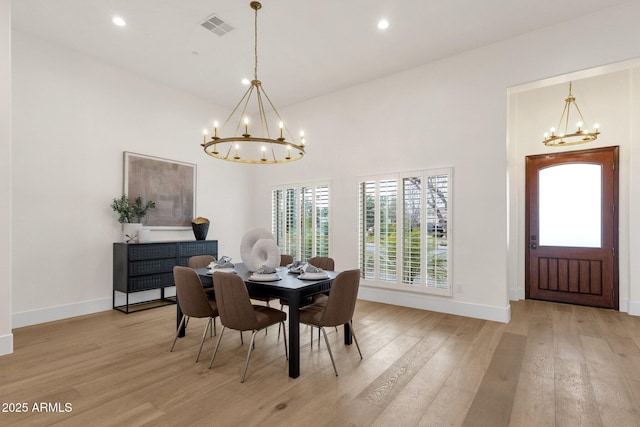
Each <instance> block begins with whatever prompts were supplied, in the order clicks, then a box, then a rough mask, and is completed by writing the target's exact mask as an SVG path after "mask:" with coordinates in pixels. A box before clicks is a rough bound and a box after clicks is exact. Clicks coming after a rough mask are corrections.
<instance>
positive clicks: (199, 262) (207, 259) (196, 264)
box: [189, 255, 216, 300]
mask: <svg viewBox="0 0 640 427" xmlns="http://www.w3.org/2000/svg"><path fill="white" fill-rule="evenodd" d="M212 262H216V257H214V256H213V255H196V256H192V257H191V258H189V267H191V268H205V267H207V266H208V265H209V264H211V263H212ZM204 292H205V293H206V294H207V297H208V298H209V299H212V300H215V299H216V297H215V296H214V294H213V288H205V290H204Z"/></svg>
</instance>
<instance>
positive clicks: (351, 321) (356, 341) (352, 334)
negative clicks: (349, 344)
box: [349, 320, 362, 359]
mask: <svg viewBox="0 0 640 427" xmlns="http://www.w3.org/2000/svg"><path fill="white" fill-rule="evenodd" d="M349 325H350V326H351V336H352V337H353V341H355V343H356V347H357V348H358V353H360V359H362V352H361V351H360V346H359V345H358V339H357V338H356V334H355V332H353V320H350V321H349Z"/></svg>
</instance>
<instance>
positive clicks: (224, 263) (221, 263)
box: [214, 256, 235, 268]
mask: <svg viewBox="0 0 640 427" xmlns="http://www.w3.org/2000/svg"><path fill="white" fill-rule="evenodd" d="M233 267H235V266H234V265H233V263H232V262H231V257H228V256H222V257H220V259H219V260H218V262H217V263H216V266H215V267H214V268H233Z"/></svg>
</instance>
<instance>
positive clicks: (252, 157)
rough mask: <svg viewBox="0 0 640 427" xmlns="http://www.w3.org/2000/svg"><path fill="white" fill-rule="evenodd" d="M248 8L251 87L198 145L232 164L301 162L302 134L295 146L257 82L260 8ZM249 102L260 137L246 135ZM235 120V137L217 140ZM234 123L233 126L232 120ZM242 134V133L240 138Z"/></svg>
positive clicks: (205, 134)
mask: <svg viewBox="0 0 640 427" xmlns="http://www.w3.org/2000/svg"><path fill="white" fill-rule="evenodd" d="M250 6H251V8H252V9H253V10H254V11H255V25H254V30H255V36H254V41H255V45H254V46H255V47H254V57H255V67H254V69H253V80H252V81H251V87H250V88H249V89H248V90H247V91H246V92H245V93H244V95H243V96H242V98H241V99H240V102H238V104H237V105H236V106H235V108H234V109H233V111H232V112H231V114H230V115H229V117H228V118H227V120H225V122H224V123H223V125H222V127H221V128H220V129H218V122H213V137H211V139H209V140H208V141H207V130H206V129H205V130H204V142H203V143H202V144H200V145H202V146H203V147H204V151H205V153H207V154H208V155H210V156H212V157H216V158H218V159H222V160H228V161H231V162H239V163H252V164H274V163H287V162H293V161H294V160H300V159H301V158H302V157H303V156H304V132H300V140H299V141H300V142H296V141H295V140H294V138H293V137H292V136H291V133H290V132H289V129H288V128H287V126H286V124H285V122H284V120H282V118H281V117H280V114H279V113H278V110H276V108H275V107H274V105H273V103H272V102H271V100H270V99H269V97H268V96H267V94H266V92H265V91H264V87H263V86H262V82H261V81H260V80H258V9H260V8H261V7H262V4H260V2H257V1H252V2H251V3H250ZM252 99H255V102H254V107H255V110H252V112H254V114H257V116H258V119H257V123H256V124H255V126H258V127H259V128H260V136H252V135H251V134H250V133H249V125H250V124H252V122H251V121H250V119H249V116H248V113H249V111H247V107H248V106H249V101H250V100H252ZM263 100H266V101H267V106H269V107H270V110H267V109H265V105H264V103H263ZM234 118H236V119H237V125H236V128H235V133H234V136H230V137H226V138H221V137H219V136H218V132H219V131H220V132H221V131H222V129H223V128H224V127H225V125H227V123H229V122H230V121H232V120H233V119H234ZM276 119H277V123H276ZM271 120H273V122H272V124H274V125H275V124H277V125H278V126H279V130H280V132H279V137H278V138H272V137H271V134H270V130H269V122H270V121H271ZM233 121H234V122H235V120H233ZM241 129H242V130H241ZM241 131H244V133H242V134H241V133H240V132H241ZM285 134H286V135H287V136H288V137H289V140H287V139H286V138H285V136H284V135H285Z"/></svg>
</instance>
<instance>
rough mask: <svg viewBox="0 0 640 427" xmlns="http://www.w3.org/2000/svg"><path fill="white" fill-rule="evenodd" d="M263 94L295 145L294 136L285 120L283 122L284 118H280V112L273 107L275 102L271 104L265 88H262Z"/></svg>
mask: <svg viewBox="0 0 640 427" xmlns="http://www.w3.org/2000/svg"><path fill="white" fill-rule="evenodd" d="M262 93H263V94H264V97H265V98H267V102H268V103H269V105H270V106H271V109H272V110H273V112H274V113H275V114H276V116H277V117H278V119H279V120H280V121H281V122H282V123H283V125H284V130H285V131H286V132H287V133H288V134H289V138H290V139H291V141H293V142H294V143H296V140H295V138H294V137H293V135H292V134H291V131H290V130H289V128H288V127H287V124H286V123H285V121H284V120H282V117H280V113H279V112H278V110H277V109H276V106H275V105H273V102H271V99H270V98H269V95H267V92H266V91H265V90H264V87H263V88H262Z"/></svg>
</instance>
